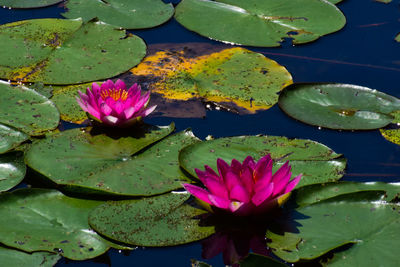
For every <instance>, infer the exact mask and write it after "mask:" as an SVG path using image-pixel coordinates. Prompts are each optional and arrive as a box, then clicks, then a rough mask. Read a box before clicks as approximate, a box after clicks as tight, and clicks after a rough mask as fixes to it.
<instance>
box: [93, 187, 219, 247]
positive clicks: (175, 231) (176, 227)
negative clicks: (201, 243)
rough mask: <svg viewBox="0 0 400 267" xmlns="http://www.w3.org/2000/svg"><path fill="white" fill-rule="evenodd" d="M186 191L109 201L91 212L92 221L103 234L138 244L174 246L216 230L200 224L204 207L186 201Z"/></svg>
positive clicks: (95, 227)
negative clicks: (198, 207) (199, 217)
mask: <svg viewBox="0 0 400 267" xmlns="http://www.w3.org/2000/svg"><path fill="white" fill-rule="evenodd" d="M189 196H190V195H189V194H187V193H183V192H182V193H168V194H164V195H160V196H155V197H150V198H143V199H140V200H124V201H112V202H107V203H105V204H103V205H101V206H99V207H98V208H96V209H95V210H93V212H91V213H90V216H89V223H90V225H91V226H92V227H93V228H94V229H95V230H96V231H97V232H99V233H101V234H102V235H104V236H106V237H108V238H110V239H112V240H116V241H118V242H123V243H126V244H131V245H137V246H151V247H160V246H175V245H180V244H186V243H189V242H193V241H197V240H200V239H203V238H206V237H207V236H209V235H211V234H213V233H214V232H215V231H214V227H211V226H204V227H202V226H199V221H200V220H199V219H198V218H197V217H198V216H200V215H201V214H204V213H205V211H204V210H200V209H197V208H194V207H192V206H190V205H188V204H185V203H184V202H185V200H187V199H188V198H189Z"/></svg>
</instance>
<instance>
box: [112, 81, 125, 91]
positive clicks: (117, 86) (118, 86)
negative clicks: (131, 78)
mask: <svg viewBox="0 0 400 267" xmlns="http://www.w3.org/2000/svg"><path fill="white" fill-rule="evenodd" d="M114 88H115V89H117V90H119V89H120V90H125V89H126V85H125V83H124V82H123V81H122V80H120V79H118V80H117V81H116V82H115V84H114Z"/></svg>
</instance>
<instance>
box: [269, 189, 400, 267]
mask: <svg viewBox="0 0 400 267" xmlns="http://www.w3.org/2000/svg"><path fill="white" fill-rule="evenodd" d="M372 195H375V199H374V198H371V197H370V196H369V197H367V195H365V194H363V195H362V196H361V197H360V196H358V195H357V194H350V195H349V194H348V195H344V196H339V197H337V198H333V199H330V200H326V201H322V202H319V203H316V204H313V205H310V206H305V207H302V208H299V209H297V210H296V212H298V213H300V214H302V216H304V218H303V219H298V220H297V221H298V222H299V223H300V226H298V231H299V232H298V233H288V232H287V233H285V235H284V236H282V235H278V234H275V233H272V232H268V233H267V238H268V239H270V240H271V243H268V246H269V247H271V248H272V249H273V251H274V253H275V254H276V255H277V256H278V257H280V258H282V259H284V260H285V261H288V262H296V261H298V260H300V259H314V258H317V257H319V256H321V255H324V254H325V253H327V252H328V251H330V250H333V249H335V248H338V247H341V246H343V245H346V244H352V246H351V247H349V248H347V249H345V250H342V251H341V252H338V253H337V254H335V256H334V257H333V259H332V260H330V261H329V262H328V263H329V266H341V267H342V266H396V264H397V262H398V256H397V254H396V251H397V248H398V247H399V245H400V240H399V239H398V238H397V236H398V233H399V231H400V214H399V207H398V205H397V204H391V203H385V202H383V201H380V200H379V198H380V197H381V195H380V194H376V193H373V194H372ZM366 197H367V198H366Z"/></svg>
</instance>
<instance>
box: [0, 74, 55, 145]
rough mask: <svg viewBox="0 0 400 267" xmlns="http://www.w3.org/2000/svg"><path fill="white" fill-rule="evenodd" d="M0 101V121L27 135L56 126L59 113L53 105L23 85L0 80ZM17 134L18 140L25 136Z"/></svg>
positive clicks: (37, 133) (41, 132) (36, 133)
mask: <svg viewBox="0 0 400 267" xmlns="http://www.w3.org/2000/svg"><path fill="white" fill-rule="evenodd" d="M0 68H1V67H0ZM0 103H1V105H0V123H2V124H6V125H9V126H12V127H14V128H16V129H18V130H21V131H22V132H24V133H27V134H29V135H41V134H43V132H45V131H48V130H53V129H55V128H57V126H58V123H59V120H60V114H59V112H58V110H57V108H56V107H55V105H54V104H53V103H52V102H51V101H50V100H49V99H48V98H46V97H44V96H42V95H40V94H39V93H37V92H35V91H34V90H32V89H29V88H27V87H25V86H23V85H18V86H11V85H10V84H9V83H6V82H0ZM17 135H18V136H19V137H18V138H17V140H18V142H19V141H20V140H23V139H24V138H25V137H24V135H23V134H17Z"/></svg>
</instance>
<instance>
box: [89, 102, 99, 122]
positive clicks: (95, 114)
mask: <svg viewBox="0 0 400 267" xmlns="http://www.w3.org/2000/svg"><path fill="white" fill-rule="evenodd" d="M86 107H87V112H89V113H90V115H92V116H93V117H95V118H97V119H99V120H100V117H101V115H100V112H99V111H98V110H97V109H96V108H94V107H92V106H91V105H86Z"/></svg>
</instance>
